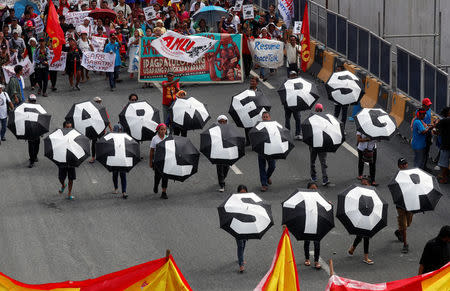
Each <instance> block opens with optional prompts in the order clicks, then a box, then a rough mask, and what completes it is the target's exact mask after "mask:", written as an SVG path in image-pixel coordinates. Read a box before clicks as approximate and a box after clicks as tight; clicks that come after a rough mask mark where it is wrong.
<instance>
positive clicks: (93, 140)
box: [89, 96, 113, 164]
mask: <svg viewBox="0 0 450 291" xmlns="http://www.w3.org/2000/svg"><path fill="white" fill-rule="evenodd" d="M93 101H94V102H95V103H97V104H99V105H100V106H102V98H100V97H98V96H96V97H94V99H93ZM105 112H106V116H107V118H108V127H109V131H113V128H112V127H111V122H109V114H108V111H106V109H105ZM105 133H106V130H105V131H103V134H105ZM96 143H97V138H93V139H92V146H91V154H92V157H91V159H90V160H89V163H91V164H92V163H94V162H95V153H96V151H95V144H96Z"/></svg>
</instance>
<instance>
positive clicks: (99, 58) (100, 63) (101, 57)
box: [81, 52, 116, 72]
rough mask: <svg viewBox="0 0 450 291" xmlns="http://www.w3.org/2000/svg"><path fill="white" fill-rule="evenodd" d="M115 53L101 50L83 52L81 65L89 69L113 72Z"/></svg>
mask: <svg viewBox="0 0 450 291" xmlns="http://www.w3.org/2000/svg"><path fill="white" fill-rule="evenodd" d="M115 58H116V56H115V54H110V53H102V52H85V53H83V58H82V59H81V65H82V66H83V67H85V68H86V69H87V70H89V71H97V72H114V60H115Z"/></svg>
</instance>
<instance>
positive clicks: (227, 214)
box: [217, 192, 273, 239]
mask: <svg viewBox="0 0 450 291" xmlns="http://www.w3.org/2000/svg"><path fill="white" fill-rule="evenodd" d="M217 210H218V212H219V221H220V228H222V229H224V230H225V231H226V232H228V233H230V234H231V235H232V236H234V237H235V238H236V239H261V238H262V237H263V235H264V234H265V233H266V232H267V231H268V230H269V228H270V227H272V225H273V217H272V209H271V207H270V204H268V203H267V202H265V201H263V200H262V199H261V198H260V197H259V196H258V195H256V194H255V193H252V192H250V193H237V194H231V195H230V196H228V198H227V199H226V200H225V201H224V202H223V203H222V204H221V205H220V206H219V207H217Z"/></svg>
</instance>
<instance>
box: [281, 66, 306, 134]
mask: <svg viewBox="0 0 450 291" xmlns="http://www.w3.org/2000/svg"><path fill="white" fill-rule="evenodd" d="M288 74H289V79H291V80H292V79H295V78H297V72H296V71H290V72H289V73H288ZM284 88H285V89H284V92H285V95H286V100H287V98H288V96H287V95H288V94H289V93H288V90H287V88H286V85H285V86H284ZM294 88H295V87H294ZM294 90H295V89H294ZM283 105H284V119H285V121H284V126H285V127H286V128H287V129H289V130H290V129H291V115H293V116H294V120H295V139H296V140H302V139H303V136H302V131H301V125H302V121H301V115H300V110H295V109H294V108H290V107H289V104H288V102H285V103H283Z"/></svg>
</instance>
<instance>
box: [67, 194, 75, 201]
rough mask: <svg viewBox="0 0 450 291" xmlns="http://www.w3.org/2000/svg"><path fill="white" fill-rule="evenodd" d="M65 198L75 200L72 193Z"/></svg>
mask: <svg viewBox="0 0 450 291" xmlns="http://www.w3.org/2000/svg"><path fill="white" fill-rule="evenodd" d="M67 200H75V197H74V196H73V195H70V196H67Z"/></svg>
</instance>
